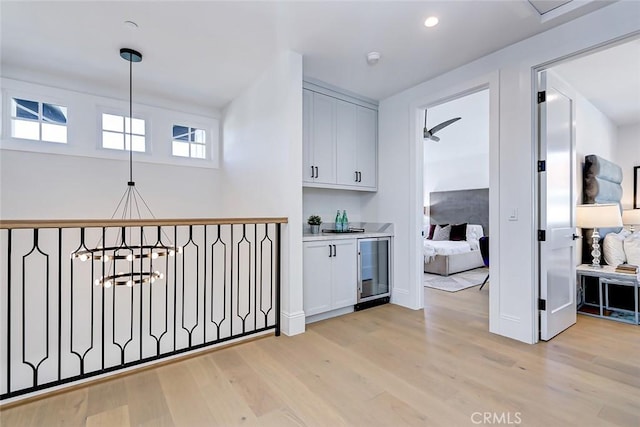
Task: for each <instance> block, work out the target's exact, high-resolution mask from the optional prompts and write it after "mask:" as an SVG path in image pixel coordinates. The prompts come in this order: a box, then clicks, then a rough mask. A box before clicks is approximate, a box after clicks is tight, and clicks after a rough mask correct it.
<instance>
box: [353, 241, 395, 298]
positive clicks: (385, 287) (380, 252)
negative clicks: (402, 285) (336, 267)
mask: <svg viewBox="0 0 640 427" xmlns="http://www.w3.org/2000/svg"><path fill="white" fill-rule="evenodd" d="M358 242H359V267H360V268H359V272H358V273H359V295H358V301H366V300H370V299H374V298H376V297H381V296H384V295H389V239H386V238H383V239H360V240H358Z"/></svg>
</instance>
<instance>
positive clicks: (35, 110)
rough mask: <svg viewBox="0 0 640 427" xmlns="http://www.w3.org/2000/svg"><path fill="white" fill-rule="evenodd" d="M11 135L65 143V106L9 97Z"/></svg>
mask: <svg viewBox="0 0 640 427" xmlns="http://www.w3.org/2000/svg"><path fill="white" fill-rule="evenodd" d="M11 136H12V137H14V138H21V139H31V140H34V141H47V142H57V143H61V144H66V143H67V107H62V106H60V105H54V104H47V103H45V102H39V101H31V100H28V99H20V98H11Z"/></svg>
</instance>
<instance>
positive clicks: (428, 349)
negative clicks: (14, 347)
mask: <svg viewBox="0 0 640 427" xmlns="http://www.w3.org/2000/svg"><path fill="white" fill-rule="evenodd" d="M488 291H489V289H488V287H485V288H484V289H483V290H482V292H478V288H477V287H475V288H471V289H467V290H464V291H460V292H457V293H447V292H443V291H438V290H433V289H425V297H426V299H425V300H426V309H425V311H424V312H422V311H411V310H407V309H404V308H401V307H398V306H394V305H389V304H387V305H385V306H381V307H377V308H373V309H369V310H365V311H361V312H358V313H354V314H350V315H346V316H342V317H339V318H334V319H330V320H327V321H323V322H319V323H315V324H313V325H310V326H309V327H308V331H307V333H305V334H302V335H298V336H295V337H286V336H282V337H279V338H275V337H273V336H269V337H265V338H262V339H259V340H255V341H252V342H249V343H245V344H240V345H237V346H234V347H230V348H226V349H222V350H218V351H213V352H209V353H206V354H203V355H200V356H197V357H193V358H191V359H187V360H183V361H180V362H176V363H172V364H167V365H164V366H161V367H157V368H152V369H149V370H145V371H142V372H138V373H134V374H131V375H128V376H123V377H120V378H116V379H113V380H109V381H105V382H101V383H97V384H93V385H89V386H87V387H83V388H80V389H77V390H73V391H70V392H66V393H61V394H57V395H54V396H51V397H48V398H44V399H41V400H37V401H33V402H30V403H26V404H23V405H19V406H15V407H10V408H8V409H4V410H2V411H1V412H0V417H1V418H0V421H1V422H2V426H3V427H9V426H85V425H86V426H92V427H95V426H216V425H221V426H235V425H247V426H301V425H309V426H404V425H408V426H413V425H417V426H474V425H482V424H478V421H482V420H483V417H484V413H488V416H489V417H490V421H493V424H494V425H495V424H498V421H502V424H503V425H506V424H507V423H510V425H518V424H519V425H523V426H545V427H555V426H629V427H637V426H639V425H640V327H638V326H632V325H625V324H621V323H617V322H613V321H608V320H601V319H596V318H591V317H585V316H579V317H578V323H577V325H575V326H573V327H572V328H570V329H569V330H567V331H565V332H564V333H562V334H561V335H560V336H558V337H556V338H555V339H553V340H552V341H550V342H549V343H541V344H538V345H527V344H522V343H519V342H515V341H512V340H509V339H507V338H503V337H499V336H495V335H492V334H490V333H489V332H488V314H487V310H488V305H489V304H488V295H489V294H488ZM494 414H495V415H494ZM493 417H496V418H493ZM474 421H475V423H474ZM484 425H489V424H488V423H487V424H484Z"/></svg>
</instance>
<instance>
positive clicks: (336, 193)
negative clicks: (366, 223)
mask: <svg viewBox="0 0 640 427" xmlns="http://www.w3.org/2000/svg"><path fill="white" fill-rule="evenodd" d="M302 194H303V196H302V200H303V205H302V206H303V211H302V216H303V219H304V223H305V225H306V221H307V218H309V216H310V215H320V217H321V218H322V223H323V224H324V225H323V226H322V228H324V227H325V226H327V227H331V226H332V225H333V222H334V221H335V218H336V211H337V210H338V209H339V210H340V212H342V211H343V210H346V211H347V216H348V217H349V222H360V221H362V201H363V200H364V199H366V198H367V197H370V194H367V193H363V192H361V191H350V190H333V189H326V188H304V189H303V190H302Z"/></svg>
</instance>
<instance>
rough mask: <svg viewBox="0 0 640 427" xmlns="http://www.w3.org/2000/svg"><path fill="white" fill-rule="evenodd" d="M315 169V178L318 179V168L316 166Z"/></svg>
mask: <svg viewBox="0 0 640 427" xmlns="http://www.w3.org/2000/svg"><path fill="white" fill-rule="evenodd" d="M315 168H316V176H315V177H314V178H317V177H318V167H317V166H315Z"/></svg>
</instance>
